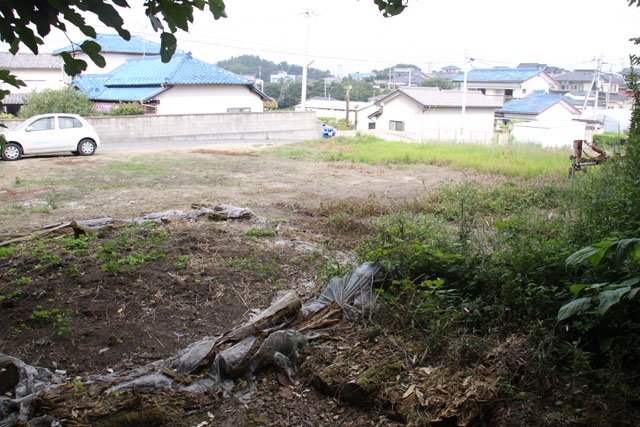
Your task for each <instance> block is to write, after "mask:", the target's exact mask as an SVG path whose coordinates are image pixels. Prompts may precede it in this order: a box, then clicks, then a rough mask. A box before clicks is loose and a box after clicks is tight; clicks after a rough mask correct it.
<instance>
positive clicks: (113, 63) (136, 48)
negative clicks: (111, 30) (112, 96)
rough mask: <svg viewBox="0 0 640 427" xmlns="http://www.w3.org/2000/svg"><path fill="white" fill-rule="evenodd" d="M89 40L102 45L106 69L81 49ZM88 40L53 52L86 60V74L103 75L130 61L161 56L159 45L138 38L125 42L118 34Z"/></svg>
mask: <svg viewBox="0 0 640 427" xmlns="http://www.w3.org/2000/svg"><path fill="white" fill-rule="evenodd" d="M87 40H90V41H94V42H96V43H98V44H99V45H100V47H101V50H100V54H101V55H102V56H104V59H105V62H106V65H105V67H104V68H100V67H98V66H97V65H96V64H94V63H93V61H92V60H91V58H89V56H88V55H87V54H86V53H84V52H83V51H82V49H80V45H81V44H82V43H84V42H85V41H87ZM87 40H83V41H82V42H80V43H73V44H70V45H69V46H65V47H63V48H60V49H57V50H55V51H53V54H54V55H60V54H61V53H62V52H68V53H70V54H72V55H73V56H74V57H75V58H76V59H82V60H84V61H85V62H86V63H87V69H86V70H85V71H84V73H86V74H95V73H103V72H105V70H106V71H111V70H113V69H115V68H118V67H119V66H121V65H122V64H124V63H125V62H127V61H128V60H129V59H134V58H144V57H146V56H148V55H152V56H155V55H159V54H160V44H159V43H154V42H151V41H149V40H146V39H144V38H142V37H138V36H131V39H130V40H124V39H123V38H122V37H120V36H119V35H118V34H98V35H97V36H96V38H95V39H87Z"/></svg>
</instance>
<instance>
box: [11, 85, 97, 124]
mask: <svg viewBox="0 0 640 427" xmlns="http://www.w3.org/2000/svg"><path fill="white" fill-rule="evenodd" d="M46 113H69V114H79V115H81V116H91V115H95V114H97V112H96V110H95V108H93V102H92V101H91V100H90V99H89V98H87V95H85V94H84V93H82V92H80V91H79V90H76V89H74V88H72V87H67V88H65V89H60V90H54V89H44V90H43V91H42V92H33V93H32V94H31V95H29V96H28V97H27V99H26V100H25V103H24V106H23V107H22V109H21V110H20V113H19V114H18V115H19V116H20V117H21V118H23V119H27V118H29V117H31V116H35V115H38V114H46Z"/></svg>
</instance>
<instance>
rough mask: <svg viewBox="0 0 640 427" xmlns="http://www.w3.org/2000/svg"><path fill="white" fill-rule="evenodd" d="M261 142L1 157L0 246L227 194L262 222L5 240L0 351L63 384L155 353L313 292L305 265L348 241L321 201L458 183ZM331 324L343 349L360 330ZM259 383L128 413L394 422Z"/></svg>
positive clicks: (421, 171) (406, 193)
mask: <svg viewBox="0 0 640 427" xmlns="http://www.w3.org/2000/svg"><path fill="white" fill-rule="evenodd" d="M269 148H270V147H265V146H261V147H251V148H250V149H249V150H247V146H246V145H243V146H232V145H230V146H225V147H216V149H215V150H214V149H211V148H198V149H187V150H173V151H171V152H166V151H163V152H157V151H140V152H126V153H106V154H105V153H100V152H98V153H97V154H96V155H95V156H93V157H89V158H80V157H72V156H42V157H33V158H25V159H23V160H20V161H18V162H0V240H6V239H9V238H10V237H11V236H14V237H15V236H17V235H20V234H24V233H25V232H29V231H32V230H35V229H38V228H40V227H42V226H45V225H47V224H52V223H57V222H64V221H70V220H81V219H93V218H102V217H112V218H118V219H129V218H135V217H140V216H142V215H145V214H149V213H153V212H161V211H166V210H171V209H179V210H183V211H188V210H189V209H190V208H191V206H192V205H198V206H209V207H213V206H215V205H217V204H220V203H228V204H233V205H236V206H240V207H249V208H250V209H251V210H252V211H253V212H254V213H255V214H256V215H258V216H260V217H263V218H264V221H248V220H243V221H222V222H217V221H211V220H210V219H207V218H204V219H198V220H177V221H170V222H165V223H163V224H159V225H156V226H154V227H137V228H133V229H132V228H131V227H122V228H118V227H113V228H107V229H105V230H103V231H101V232H100V233H98V235H97V236H92V237H90V238H86V239H85V238H83V239H80V240H79V241H78V240H73V239H71V238H70V237H69V236H68V235H67V236H59V237H56V238H51V239H45V238H41V239H34V240H27V241H23V242H20V243H17V244H14V245H13V246H11V247H12V248H14V249H12V251H13V252H11V253H10V254H9V256H6V257H2V258H0V260H1V261H2V262H1V263H0V295H1V296H2V298H1V301H0V302H1V303H2V307H1V310H0V313H1V314H0V320H1V322H0V350H1V351H2V352H4V353H6V354H10V355H13V356H16V357H19V358H21V359H22V360H24V361H25V362H27V363H30V364H33V365H37V366H42V367H46V368H49V369H51V370H58V372H60V373H61V375H63V376H64V378H65V380H66V381H68V383H69V384H76V385H77V384H78V382H82V380H83V379H85V378H87V377H88V376H89V375H92V374H98V373H106V372H109V371H112V370H113V371H116V372H125V371H128V370H131V369H133V368H135V367H139V366H143V365H145V364H147V363H149V362H152V361H155V360H159V359H162V358H166V357H169V356H171V355H173V354H175V353H176V352H177V351H179V350H180V349H183V348H185V347H186V346H187V345H189V344H190V343H192V342H194V341H196V340H198V339H200V338H202V337H204V336H212V335H217V334H220V333H222V332H224V331H226V330H228V329H230V328H232V327H233V326H235V325H238V324H240V323H241V322H243V321H246V320H247V319H248V318H249V317H250V315H251V314H253V313H255V312H257V311H259V310H261V309H264V308H266V307H267V306H268V305H269V304H270V302H271V301H272V300H273V299H274V298H275V297H276V295H277V293H278V292H280V291H283V290H295V291H296V292H297V293H298V295H300V296H301V297H302V298H303V299H308V298H311V297H312V296H313V295H317V294H318V293H319V292H320V290H321V288H322V286H323V284H324V283H323V282H322V280H320V278H319V277H318V275H317V270H318V267H320V266H321V265H323V264H325V263H326V261H327V259H339V260H342V261H345V260H347V261H348V260H350V259H351V257H352V255H351V253H350V249H351V248H352V247H353V244H354V242H355V241H356V240H357V238H358V235H357V233H355V232H354V230H348V229H341V228H339V227H335V226H332V225H331V223H330V222H328V221H327V218H326V217H325V216H323V215H322V209H321V208H322V207H323V206H325V207H326V206H328V205H331V204H336V203H340V202H341V201H345V200H348V201H350V202H351V203H358V202H361V203H374V204H375V205H393V204H395V203H400V202H402V201H405V200H411V199H412V198H413V197H416V196H417V195H420V194H424V193H426V192H430V191H433V190H434V189H435V188H436V187H437V186H438V185H440V184H441V183H443V182H446V181H449V180H458V179H462V177H463V174H462V172H460V171H455V170H452V169H448V168H445V167H437V166H424V165H423V166H410V167H378V166H369V165H363V164H351V163H342V162H330V163H329V162H318V161H314V160H310V159H295V158H287V157H283V156H278V155H275V154H274V153H273V152H272V151H271V150H269ZM50 237H51V236H50ZM0 250H2V248H1V247H0ZM5 250H7V249H6V247H5ZM0 253H1V252H0ZM341 327H342V328H343V333H342V338H341V339H340V340H341V342H342V344H341V345H343V346H347V347H348V346H352V345H353V344H354V342H357V340H359V339H360V338H358V337H357V336H356V337H354V338H353V339H347V338H346V337H347V336H349V335H350V334H351V332H346V331H348V330H349V328H350V327H349V325H348V323H343V324H342V326H341ZM356 335H357V334H356ZM74 381H75V382H74ZM70 387H73V386H70ZM257 388H258V390H257V393H256V395H255V396H254V397H253V398H252V399H250V400H249V401H239V400H237V399H233V398H231V399H229V398H226V399H225V398H223V397H221V396H220V395H219V394H211V395H204V396H203V395H198V396H191V395H179V396H178V395H176V394H167V393H165V392H161V391H157V392H155V393H151V394H144V395H140V396H137V397H136V399H138V400H137V403H136V405H137V406H136V408H144V407H149V405H151V406H153V405H156V406H159V407H162V408H164V413H165V421H164V422H165V424H166V425H196V424H198V423H202V422H206V423H208V424H201V425H388V424H392V423H393V421H391V420H390V419H389V418H387V417H385V416H384V415H383V412H384V411H383V410H382V408H375V407H373V408H372V407H369V408H359V407H357V406H356V407H353V406H345V405H344V404H342V403H340V402H338V401H337V400H336V399H334V398H328V397H326V396H323V395H321V394H319V393H317V392H316V391H315V390H314V389H313V388H312V387H310V386H309V385H308V384H307V383H305V382H304V381H300V382H299V383H298V384H294V385H291V386H289V387H287V386H283V385H282V384H280V383H279V382H278V380H277V377H275V376H274V375H273V374H269V373H268V372H267V373H264V374H262V376H261V377H260V378H259V379H258V382H257ZM99 400H100V399H97V398H96V402H97V401H99ZM176 402H178V403H176ZM134 406H135V405H134ZM56 410H57V411H58V412H57V413H56V414H57V415H58V416H60V417H62V418H64V419H65V420H66V421H65V425H83V424H86V423H89V424H93V421H91V420H92V418H91V416H95V414H94V415H91V414H90V413H89V412H87V411H85V412H86V413H85V414H84V415H82V414H81V415H78V412H77V411H78V405H77V404H76V406H73V405H71V406H69V405H67V406H65V404H63V403H61V401H59V402H58V403H57V409H56ZM56 410H54V409H52V408H49V409H46V410H42V411H43V413H47V412H51V413H54V412H56ZM74 410H75V411H76V412H75V414H76V415H75V418H74V415H73V414H74V412H73V411H74ZM65 417H66V418H65ZM94 421H95V420H94Z"/></svg>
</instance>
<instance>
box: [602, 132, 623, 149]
mask: <svg viewBox="0 0 640 427" xmlns="http://www.w3.org/2000/svg"><path fill="white" fill-rule="evenodd" d="M628 139H629V136H628V135H627V134H624V133H619V132H604V133H599V134H595V135H593V144H594V145H596V146H598V147H611V146H612V145H613V144H617V145H618V146H620V140H624V141H625V142H626V141H627V140H628Z"/></svg>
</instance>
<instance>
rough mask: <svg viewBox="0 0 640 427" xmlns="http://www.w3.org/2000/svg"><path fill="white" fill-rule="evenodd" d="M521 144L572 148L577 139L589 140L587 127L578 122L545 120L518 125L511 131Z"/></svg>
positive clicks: (583, 123)
mask: <svg viewBox="0 0 640 427" xmlns="http://www.w3.org/2000/svg"><path fill="white" fill-rule="evenodd" d="M511 136H513V137H514V138H515V139H516V140H517V141H519V142H532V143H536V144H541V145H542V146H544V147H570V146H571V144H573V141H574V140H576V139H588V140H591V139H592V138H590V137H589V136H588V132H587V125H586V123H585V122H579V121H576V120H559V121H558V120H544V121H532V122H524V123H516V124H514V125H513V129H512V131H511Z"/></svg>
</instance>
